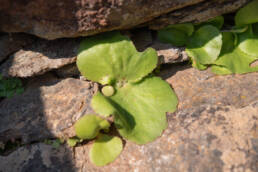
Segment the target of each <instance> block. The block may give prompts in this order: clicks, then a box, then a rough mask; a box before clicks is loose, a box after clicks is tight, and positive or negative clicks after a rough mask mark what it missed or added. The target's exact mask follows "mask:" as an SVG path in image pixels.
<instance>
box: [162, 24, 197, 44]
mask: <svg viewBox="0 0 258 172" xmlns="http://www.w3.org/2000/svg"><path fill="white" fill-rule="evenodd" d="M193 31H194V27H193V25H192V24H190V23H184V24H175V25H170V26H169V27H167V28H165V29H162V30H159V31H158V38H159V40H160V41H161V42H164V43H169V44H172V45H175V46H184V45H185V44H186V42H187V40H188V38H189V36H191V35H192V33H193Z"/></svg>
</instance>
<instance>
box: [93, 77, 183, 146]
mask: <svg viewBox="0 0 258 172" xmlns="http://www.w3.org/2000/svg"><path fill="white" fill-rule="evenodd" d="M96 97H97V98H96ZM100 97H102V98H100ZM93 100H94V101H93V102H94V104H95V105H94V106H93V108H94V110H95V111H96V112H101V113H102V114H103V113H105V111H104V110H103V109H101V108H100V107H99V106H96V104H103V102H104V104H106V105H105V107H106V108H105V110H106V114H110V113H112V114H113V115H114V116H115V125H116V127H117V129H118V131H119V133H120V134H121V135H122V136H123V137H125V138H126V139H128V140H131V141H133V142H135V143H137V144H145V143H148V142H151V141H153V140H154V139H156V138H157V137H158V136H160V135H161V134H162V132H163V130H164V129H165V128H166V127H167V120H166V112H174V111H175V110H176V107H177V102H178V101H177V97H176V95H175V93H174V92H173V91H172V89H171V87H170V86H169V84H168V83H166V82H165V81H163V80H162V79H161V78H159V77H147V78H145V79H143V80H142V81H140V82H139V83H135V84H126V85H125V86H123V87H121V88H117V89H116V93H115V94H114V95H113V96H111V97H105V96H103V95H102V94H100V93H98V94H96V95H95V96H94V98H93ZM107 104H110V105H109V106H107ZM107 107H108V108H107ZM112 107H113V108H112Z"/></svg>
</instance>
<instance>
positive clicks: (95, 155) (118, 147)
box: [90, 134, 123, 166]
mask: <svg viewBox="0 0 258 172" xmlns="http://www.w3.org/2000/svg"><path fill="white" fill-rule="evenodd" d="M122 149H123V143H122V140H121V139H120V138H119V137H112V136H108V135H106V134H100V135H99V136H98V138H97V140H96V141H95V142H94V143H93V145H92V148H91V150H90V160H91V162H92V163H94V164H95V165H96V166H104V165H106V164H108V163H110V162H113V161H114V160H115V159H116V158H117V157H118V156H119V154H120V153H121V151H122Z"/></svg>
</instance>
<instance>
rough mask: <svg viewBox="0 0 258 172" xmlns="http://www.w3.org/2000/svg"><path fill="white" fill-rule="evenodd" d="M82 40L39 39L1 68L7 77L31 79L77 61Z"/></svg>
mask: <svg viewBox="0 0 258 172" xmlns="http://www.w3.org/2000/svg"><path fill="white" fill-rule="evenodd" d="M79 43H80V39H58V40H54V41H47V40H41V39H38V40H37V41H36V42H35V44H32V45H30V46H27V47H25V48H23V49H20V50H19V51H17V52H16V53H14V54H13V55H12V56H11V57H10V58H9V59H8V60H7V61H6V62H5V63H4V64H2V65H1V66H0V73H2V75H3V76H6V77H9V76H11V77H31V76H35V75H40V74H43V73H45V72H47V71H50V70H53V69H57V68H60V67H62V66H65V65H67V64H71V63H74V62H75V61H76V56H77V51H78V48H79Z"/></svg>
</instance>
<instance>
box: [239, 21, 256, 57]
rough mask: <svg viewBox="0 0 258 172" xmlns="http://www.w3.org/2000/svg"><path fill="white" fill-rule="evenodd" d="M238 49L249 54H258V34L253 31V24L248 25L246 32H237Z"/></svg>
mask: <svg viewBox="0 0 258 172" xmlns="http://www.w3.org/2000/svg"><path fill="white" fill-rule="evenodd" d="M238 41H239V45H238V47H239V49H240V50H242V51H243V52H244V53H246V54H248V55H251V56H258V35H256V34H255V33H254V32H253V26H251V25H250V26H249V28H248V30H247V31H246V32H243V33H241V34H239V36H238Z"/></svg>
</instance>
